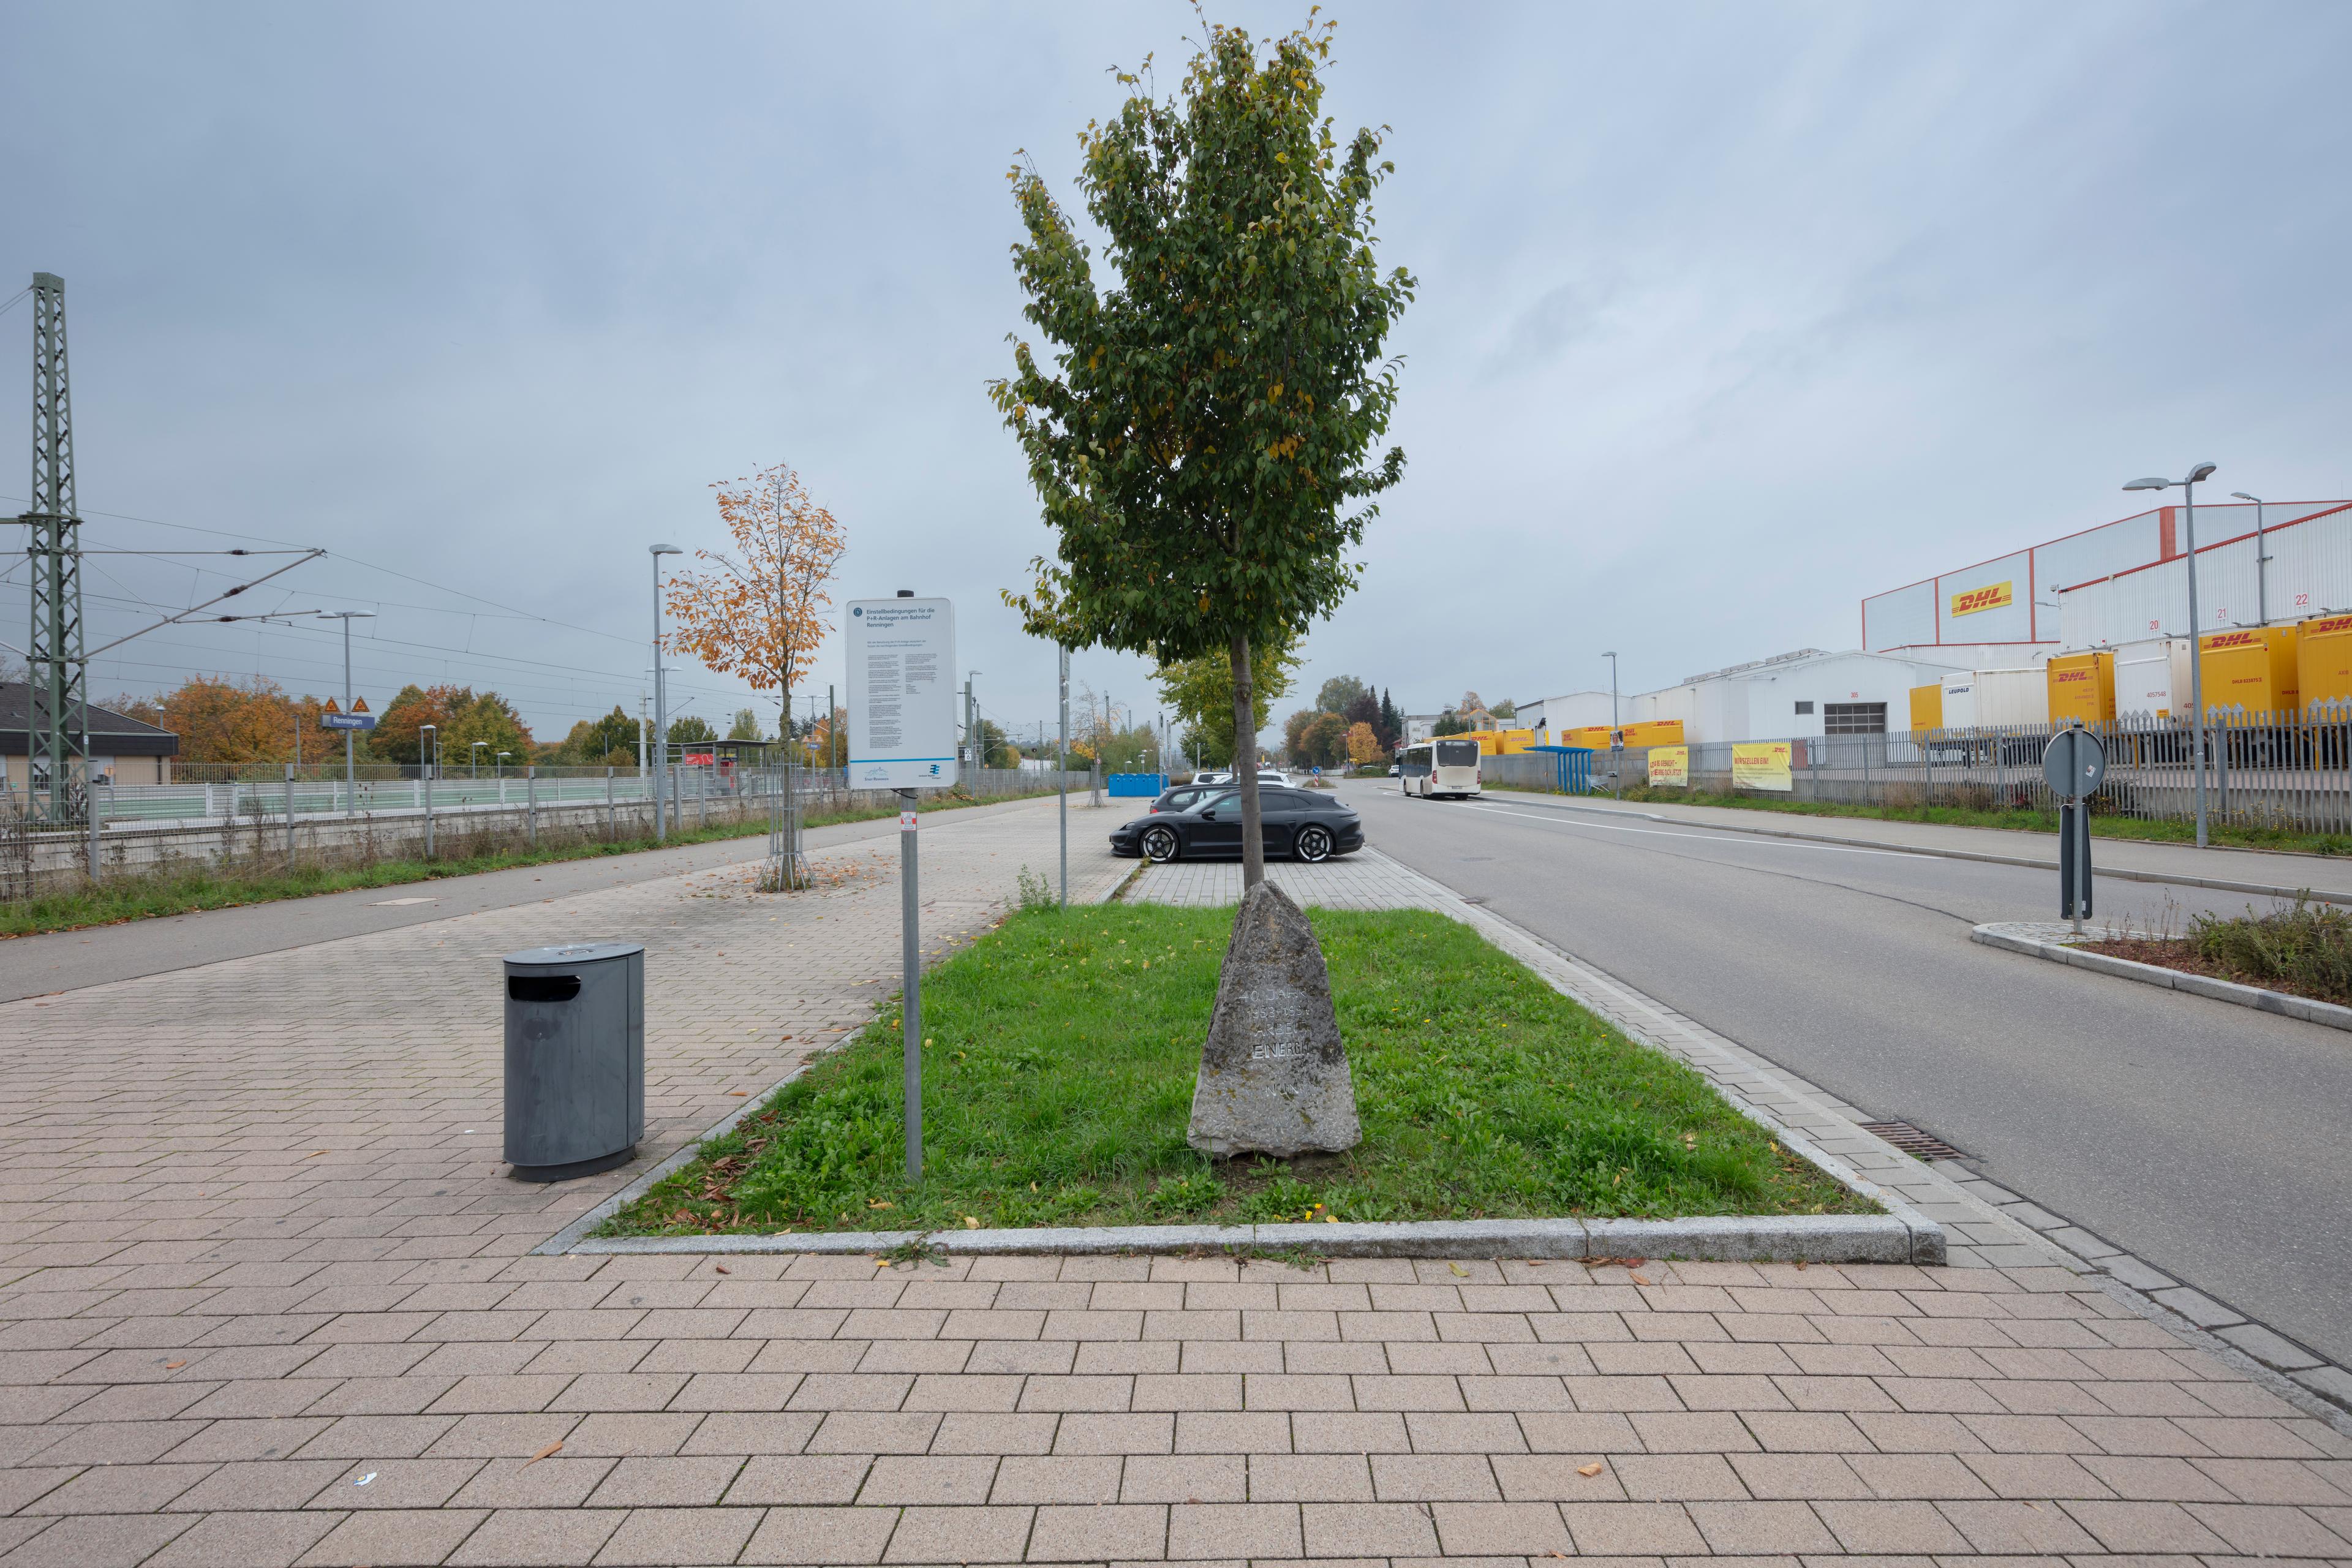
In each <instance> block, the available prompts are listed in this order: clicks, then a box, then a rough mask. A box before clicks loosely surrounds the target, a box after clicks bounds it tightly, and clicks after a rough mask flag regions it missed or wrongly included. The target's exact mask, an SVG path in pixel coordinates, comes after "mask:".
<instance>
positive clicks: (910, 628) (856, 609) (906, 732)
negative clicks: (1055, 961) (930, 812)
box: [845, 590, 957, 1182]
mask: <svg viewBox="0 0 2352 1568" xmlns="http://www.w3.org/2000/svg"><path fill="white" fill-rule="evenodd" d="M848 610H849V616H848V624H847V630H848V637H847V638H846V639H845V640H846V653H847V656H848V659H849V758H848V767H847V769H846V770H845V771H846V773H847V775H848V777H847V783H848V784H849V787H850V788H852V789H887V790H893V791H896V792H897V794H898V858H899V875H898V925H899V933H898V947H899V969H900V976H899V984H900V987H901V989H900V991H899V996H898V1005H899V1007H900V1009H901V1015H900V1016H901V1017H902V1019H903V1021H904V1024H905V1033H904V1035H903V1036H902V1048H903V1051H904V1053H905V1060H906V1112H905V1115H906V1127H907V1179H908V1181H910V1182H919V1181H921V1180H922V1179H923V992H922V979H923V975H922V969H923V936H922V916H923V900H922V888H921V883H920V881H919V878H918V875H917V869H918V863H917V857H916V847H915V836H916V831H917V822H918V820H919V819H918V818H917V816H916V812H915V800H916V795H917V794H918V792H919V791H922V790H927V789H950V788H952V787H954V784H955V782H956V762H957V752H956V708H955V702H956V693H955V687H954V686H953V684H952V679H953V672H954V669H955V606H954V605H952V604H951V603H950V602H949V601H948V600H945V599H918V598H916V597H915V596H914V595H913V594H912V593H911V592H908V591H905V590H901V591H900V593H899V595H898V597H897V598H895V599H859V600H852V601H851V602H850V604H849V605H848Z"/></svg>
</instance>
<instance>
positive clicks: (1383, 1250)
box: [565, 1215, 1935, 1263]
mask: <svg viewBox="0 0 2352 1568" xmlns="http://www.w3.org/2000/svg"><path fill="white" fill-rule="evenodd" d="M910 1247H920V1249H921V1250H923V1251H925V1252H931V1253H939V1254H942V1255H945V1256H947V1257H951V1258H954V1257H962V1258H978V1257H1005V1256H1013V1255H1022V1254H1049V1255H1055V1256H1063V1257H1089V1256H1095V1255H1099V1254H1106V1253H1120V1254H1124V1253H1161V1254H1165V1253H1190V1252H1228V1253H1230V1252H1288V1251H1303V1252H1311V1253H1313V1254H1314V1255H1315V1256H1316V1257H1318V1258H1464V1259H1470V1258H1662V1259H1670V1260H1671V1259H1685V1260H1690V1261H1695V1262H1707V1263H1796V1262H1805V1263H1925V1262H1931V1261H1935V1259H1931V1258H1922V1257H1920V1256H1919V1250H1920V1248H1919V1236H1918V1233H1917V1231H1916V1227H1915V1226H1913V1225H1911V1224H1909V1223H1906V1221H1905V1220H1903V1219H1902V1218H1900V1217H1899V1216H1897V1215H1756V1216H1747V1215H1730V1216H1718V1217H1706V1218H1698V1219H1647V1220H1645V1219H1604V1220H1580V1219H1480V1220H1398V1221H1393V1222H1390V1223H1385V1224H1370V1225H1348V1224H1324V1225H1303V1224H1292V1225H1132V1226H1071V1227H1062V1228H1055V1227H1045V1226H1040V1227H1036V1228H1033V1229H1027V1230H938V1231H921V1230H866V1231H813V1232H810V1233H808V1234H805V1235H793V1234H784V1235H771V1236H634V1237H583V1239H581V1240H579V1241H578V1242H576V1243H574V1244H572V1246H571V1247H567V1248H565V1250H567V1251H570V1252H572V1253H583V1254H621V1255H628V1254H645V1253H654V1254H661V1253H709V1252H726V1253H823V1254H841V1253H852V1254H854V1253H883V1252H892V1251H897V1250H899V1249H901V1248H910Z"/></svg>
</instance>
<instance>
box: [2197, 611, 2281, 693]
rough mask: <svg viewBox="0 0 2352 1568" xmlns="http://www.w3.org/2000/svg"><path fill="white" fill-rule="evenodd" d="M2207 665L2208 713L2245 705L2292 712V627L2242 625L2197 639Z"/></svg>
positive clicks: (2204, 672)
mask: <svg viewBox="0 0 2352 1568" xmlns="http://www.w3.org/2000/svg"><path fill="white" fill-rule="evenodd" d="M2197 647H2198V657H2199V658H2200V659H2201V660H2202V661H2203V663H2204V666H2205V668H2204V671H2203V674H2204V677H2205V711H2207V712H2208V713H2210V712H2211V711H2213V710H2215V709H2216V708H2242V709H2244V710H2246V711H2247V712H2249V713H2292V712H2293V711H2294V710H2295V709H2296V708H2298V707H2300V706H2301V704H2300V703H2299V702H2298V701H2297V700H2296V698H2295V684H2296V674H2295V636H2294V627H2293V626H2241V627H2239V628H2238V629H2237V630H2235V631H2228V632H2207V633H2206V634H2205V635H2204V636H2203V637H2200V638H2198V639H2197Z"/></svg>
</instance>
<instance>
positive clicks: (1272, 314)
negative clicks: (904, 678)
mask: <svg viewBox="0 0 2352 1568" xmlns="http://www.w3.org/2000/svg"><path fill="white" fill-rule="evenodd" d="M1330 47H1331V37H1330V25H1329V24H1328V23H1327V24H1320V25H1316V24H1309V25H1308V26H1306V27H1302V28H1301V29H1299V30H1298V31H1296V32H1292V33H1288V34H1286V35H1283V36H1281V37H1276V38H1272V39H1270V40H1268V47H1267V50H1266V52H1265V55H1264V56H1263V58H1261V56H1260V54H1259V51H1258V47H1257V46H1256V44H1255V42H1254V41H1253V40H1252V39H1251V37H1250V36H1249V35H1248V34H1247V33H1244V32H1243V31H1242V30H1241V29H1239V28H1237V27H1231V26H1223V25H1221V24H1209V25H1208V28H1207V38H1206V41H1205V42H1204V43H1203V45H1202V48H1201V50H1200V52H1199V53H1198V54H1196V55H1195V56H1194V57H1193V58H1192V61H1191V63H1190V65H1189V66H1188V67H1187V68H1186V69H1185V73H1184V78H1183V82H1182V85H1181V89H1180V90H1179V93H1178V95H1177V96H1176V97H1174V98H1171V99H1168V100H1154V99H1152V98H1151V97H1150V96H1148V95H1147V94H1146V93H1144V92H1131V93H1130V95H1129V98H1128V99H1127V101H1126V102H1125V103H1124V104H1122V105H1121V106H1120V108H1119V110H1118V114H1117V115H1116V116H1115V117H1114V118H1113V119H1111V120H1110V121H1108V122H1106V123H1098V124H1093V125H1089V126H1088V127H1087V130H1086V131H1085V132H1082V133H1081V134H1080V137H1079V149H1080V153H1081V162H1080V170H1079V174H1078V184H1079V188H1080V190H1081V192H1082V193H1083V195H1084V196H1085V199H1086V205H1087V214H1088V216H1090V217H1091V218H1092V219H1093V221H1094V223H1095V224H1096V226H1097V227H1098V228H1099V229H1100V230H1101V232H1102V234H1103V236H1104V255H1105V259H1106V260H1107V261H1108V263H1109V265H1110V267H1111V268H1113V269H1115V271H1116V272H1117V274H1118V277H1117V279H1116V281H1115V282H1114V284H1113V285H1112V286H1111V287H1110V288H1109V289H1107V290H1102V291H1098V290H1097V287H1096V283H1095V279H1094V272H1093V262H1092V258H1091V252H1090V249H1089V247H1087V245H1086V244H1084V243H1082V242H1081V241H1080V239H1079V238H1078V236H1077V234H1076V230H1075V229H1074V228H1073V227H1072V226H1071V223H1070V220H1069V219H1068V217H1067V216H1066V215H1065V214H1064V213H1063V211H1062V210H1061V208H1060V207H1059V206H1058V205H1056V204H1055V200H1054V197H1053V195H1051V193H1050V192H1048V191H1047V189H1046V187H1045V181H1044V179H1043V178H1042V177H1041V176H1039V174H1037V172H1036V170H1035V169H1034V166H1032V165H1029V164H1027V163H1025V162H1024V163H1022V164H1018V165H1016V166H1015V167H1014V168H1013V173H1012V176H1011V177H1012V180H1013V194H1014V197H1015V199H1016V201H1017V202H1018V203H1019V205H1020V209H1021V216H1022V221H1023V224H1024V228H1025V229H1026V236H1025V238H1024V240H1023V242H1022V243H1021V244H1019V245H1017V246H1015V247H1013V256H1014V266H1015V269H1016V271H1017V273H1018V275H1019V279H1020V282H1021V286H1022V288H1023V289H1024V292H1025V293H1026V294H1027V295H1028V303H1027V305H1026V306H1025V307H1024V310H1023V314H1024V316H1025V317H1026V318H1027V320H1028V321H1030V322H1031V324H1032V325H1034V327H1035V328H1036V329H1037V330H1038V331H1039V332H1040V333H1041V334H1042V335H1043V336H1044V338H1045V340H1046V341H1047V342H1049V343H1050V344H1051V345H1052V349H1051V353H1052V368H1051V369H1048V368H1047V367H1046V366H1045V365H1044V364H1041V363H1039V361H1038V359H1037V357H1036V354H1035V353H1034V350H1033V349H1032V347H1031V345H1030V344H1029V343H1028V342H1017V343H1016V344H1015V345H1014V349H1013V363H1014V374H1013V375H1011V376H1010V377H1007V378H1006V379H1004V380H1003V381H1000V382H997V383H995V384H993V385H992V388H991V392H992V396H993V398H994V401H995V403H996V405H997V407H998V409H999V410H1000V411H1001V412H1002V413H1003V416H1004V418H1005V422H1006V423H1007V424H1008V425H1009V426H1011V427H1012V428H1013V432H1014V434H1015V436H1016V437H1018V439H1019V440H1020V443H1021V446H1022V448H1023V451H1024V455H1025V456H1026V458H1027V459H1028V463H1029V474H1030V479H1031V481H1032V482H1033V483H1034V485H1035V487H1036V489H1037V493H1038V496H1039V498H1040V500H1042V501H1043V503H1044V508H1045V521H1047V523H1048V524H1049V525H1050V526H1051V527H1052V528H1053V529H1054V530H1055V533H1056V535H1057V542H1056V545H1055V552H1056V558H1055V562H1054V563H1051V564H1048V563H1046V562H1045V561H1044V560H1042V559H1041V560H1039V561H1038V562H1037V563H1036V567H1037V580H1036V583H1035V585H1034V587H1033V588H1032V589H1031V591H1030V592H1029V593H1028V594H1026V595H1013V594H1008V595H1006V600H1007V602H1008V603H1009V604H1011V605H1013V606H1014V607H1015V608H1017V609H1019V610H1021V611H1022V612H1023V615H1024V620H1025V622H1026V624H1027V626H1028V629H1029V630H1030V631H1031V632H1032V633H1033V634H1034V635H1036V636H1040V637H1048V638H1051V639H1052V640H1054V641H1056V642H1059V643H1062V644H1064V645H1065V646H1068V647H1093V646H1097V645H1100V646H1103V647H1114V648H1121V649H1125V650H1128V651H1129V652H1135V653H1144V654H1150V655H1151V656H1152V657H1154V658H1157V659H1160V660H1163V661H1166V660H1181V659H1192V658H1200V657H1202V655H1204V654H1208V653H1212V652H1216V651H1219V650H1223V651H1226V652H1227V653H1229V655H1230V657H1231V660H1232V668H1233V677H1234V685H1233V696H1232V701H1233V710H1234V731H1235V734H1236V736H1239V735H1240V733H1241V732H1242V731H1243V730H1244V727H1246V726H1248V725H1249V724H1251V723H1252V721H1253V720H1254V718H1255V714H1256V711H1257V709H1256V704H1255V693H1254V692H1253V690H1252V679H1251V676H1252V671H1251V664H1250V658H1251V650H1252V649H1253V648H1254V647H1263V646H1265V645H1266V644H1268V643H1274V642H1284V641H1287V642H1296V641H1297V640H1298V639H1299V638H1301V637H1304V636H1305V635H1306V632H1307V627H1308V626H1310V625H1312V624H1313V622H1314V621H1315V620H1317V619H1318V617H1321V616H1328V614H1330V612H1331V611H1332V609H1333V608H1334V607H1335V606H1337V605H1338V604H1339V601H1340V600H1341V599H1342V598H1343V597H1344V596H1345V595H1347V593H1348V592H1349V589H1351V588H1352V587H1354V586H1355V584H1356V580H1357V577H1358V574H1359V572H1360V567H1359V566H1357V565H1356V564H1355V563H1351V562H1350V561H1349V559H1348V553H1349V550H1350V549H1351V548H1352V547H1354V546H1356V545H1359V544H1360V543H1361V542H1362V540H1363V534H1364V525H1365V523H1366V521H1368V520H1369V519H1370V517H1371V516H1372V515H1373V513H1374V511H1375V510H1376V509H1375V508H1374V507H1373V506H1372V505H1371V504H1370V497H1372V496H1374V495H1376V494H1377V493H1378V492H1380V491H1381V490H1384V489H1388V488H1389V487H1390V486H1391V485H1393V484H1395V483H1396V482H1397V481H1398V479H1401V478H1402V476H1403V472H1404V453H1403V452H1402V450H1401V449H1399V448H1395V447H1391V448H1390V449H1389V450H1388V451H1387V452H1385V453H1384V454H1381V455H1380V456H1379V457H1378V458H1374V457H1373V456H1372V450H1373V447H1375V445H1376V444H1377V443H1378V442H1379V440H1380V439H1381V437H1382V436H1383V435H1384V434H1385V433H1386V432H1387V429H1388V426H1389V420H1390V416H1391V413H1392V411H1393V409H1394V407H1395V404H1396V396H1397V371H1398V367H1397V365H1396V364H1395V363H1393V362H1386V363H1384V362H1383V361H1382V358H1381V355H1382V343H1383V342H1384V340H1385V339H1386V337H1387V335H1388V332H1389V330H1390V328H1391V325H1392V324H1393V323H1394V321H1396V318H1397V317H1398V315H1399V314H1400V313H1401V312H1402V310H1403V308H1404V306H1405V303H1406V301H1408V300H1410V299H1411V298H1412V288H1413V280H1412V277H1411V276H1410V275H1409V274H1407V273H1406V272H1405V271H1404V270H1403V269H1402V268H1397V269H1393V270H1391V271H1390V272H1387V273H1385V274H1383V273H1382V272H1381V268H1380V267H1379V265H1378V260H1377V258H1376V257H1375V256H1374V254H1373V240H1372V219H1371V214H1370V199H1371V195H1372V192H1373V189H1374V187H1375V186H1377V185H1378V184H1379V183H1380V182H1381V179H1382V178H1383V177H1385V176H1386V175H1387V174H1389V173H1391V168H1392V166H1391V164H1389V163H1385V162H1383V161H1381V157H1380V147H1381V137H1380V133H1379V132H1373V131H1370V130H1360V131H1358V132H1356V133H1355V134H1354V135H1353V136H1352V137H1351V138H1350V139H1349V142H1347V144H1346V145H1345V146H1344V147H1342V146H1341V145H1340V144H1339V142H1337V141H1336V140H1335V139H1334V138H1333V135H1332V127H1331V121H1329V119H1328V118H1326V117H1323V116H1322V114H1321V107H1322V101H1323V81H1322V77H1321V74H1320V73H1321V71H1322V68H1323V66H1324V65H1325V63H1326V62H1327V61H1328V58H1329V55H1330ZM1120 79H1121V80H1122V81H1123V82H1124V83H1126V84H1127V85H1128V86H1129V88H1134V87H1136V86H1137V85H1138V82H1139V79H1138V78H1136V77H1134V76H1129V75H1122V76H1121V78H1120ZM1238 749H1239V752H1240V757H1239V762H1240V767H1241V773H1242V779H1243V783H1244V788H1243V789H1242V791H1241V797H1242V814H1243V826H1242V846H1243V856H1244V859H1243V867H1244V871H1243V878H1244V884H1245V885H1255V884H1256V883H1258V882H1260V881H1263V880H1264V879H1265V864H1264V857H1263V852H1262V848H1261V843H1260V825H1259V819H1258V794H1257V791H1256V790H1255V789H1254V788H1250V787H1247V786H1248V783H1249V781H1250V779H1251V778H1252V776H1253V775H1254V773H1255V749H1256V748H1255V745H1253V744H1243V745H1241V746H1240V747H1239V748H1238Z"/></svg>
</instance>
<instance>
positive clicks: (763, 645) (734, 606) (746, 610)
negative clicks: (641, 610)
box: [667, 463, 849, 735]
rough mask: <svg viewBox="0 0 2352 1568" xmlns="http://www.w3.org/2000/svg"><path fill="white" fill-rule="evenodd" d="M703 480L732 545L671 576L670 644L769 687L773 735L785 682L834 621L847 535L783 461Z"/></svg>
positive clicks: (789, 690) (787, 692) (782, 717)
mask: <svg viewBox="0 0 2352 1568" xmlns="http://www.w3.org/2000/svg"><path fill="white" fill-rule="evenodd" d="M710 488H711V489H713V490H716V491H717V492H718V501H719V521H721V522H723V523H725V524H726V525H727V531H728V532H729V533H730V535H732V536H733V538H734V541H735V547H734V548H733V549H732V550H698V551H696V552H694V558H695V559H696V560H698V561H703V562H708V563H709V566H708V568H706V569H705V570H702V571H699V572H681V573H678V574H676V575H675V576H673V577H671V579H670V580H669V593H668V604H669V613H670V614H671V616H674V617H675V618H676V619H677V630H676V631H674V632H672V633H671V634H670V636H669V637H668V639H667V640H668V646H669V647H671V648H672V649H673V650H674V651H676V652H679V653H689V654H692V655H693V656H694V657H695V658H698V659H700V660H701V661H702V662H703V664H704V665H706V666H708V667H709V668H711V669H715V670H717V671H719V673H720V674H722V675H733V676H740V678H741V679H744V680H745V681H748V682H749V683H750V684H751V689H753V690H755V691H773V692H775V694H776V701H777V710H778V713H779V719H778V722H777V727H776V732H777V733H778V734H780V735H781V734H783V733H785V732H787V731H789V730H790V729H791V727H792V713H793V687H794V686H795V685H796V684H797V683H798V682H799V680H800V679H801V678H802V677H803V675H805V674H806V673H807V672H808V664H809V661H810V660H811V659H813V658H815V657H816V651H817V648H818V647H820V646H821V645H822V644H823V643H824V637H825V633H826V632H828V631H830V630H831V629H832V621H831V620H830V619H829V618H828V617H827V616H826V614H825V612H826V611H827V610H829V609H831V608H832V607H833V593H832V584H833V574H834V568H835V566H836V565H838V564H839V563H840V561H841V556H842V552H844V551H845V550H847V549H848V548H849V542H848V540H847V538H846V537H845V535H844V534H843V533H842V531H841V525H840V524H839V523H838V522H835V521H834V517H833V513H831V512H829V511H827V510H824V508H823V507H821V506H819V505H817V504H816V502H815V501H814V500H812V499H811V498H810V496H809V493H808V490H807V489H806V487H804V486H803V484H802V483H801V477H800V475H799V474H797V473H795V472H793V468H792V465H791V464H789V463H778V464H777V465H775V467H773V468H763V469H761V471H760V472H759V473H757V474H755V475H753V476H752V477H751V478H750V479H737V480H736V481H735V482H734V483H733V484H732V485H729V484H725V483H720V484H714V485H712V486H711V487H710Z"/></svg>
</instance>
